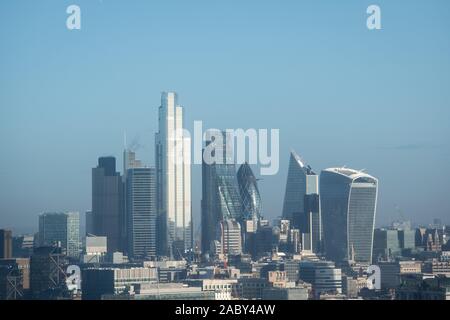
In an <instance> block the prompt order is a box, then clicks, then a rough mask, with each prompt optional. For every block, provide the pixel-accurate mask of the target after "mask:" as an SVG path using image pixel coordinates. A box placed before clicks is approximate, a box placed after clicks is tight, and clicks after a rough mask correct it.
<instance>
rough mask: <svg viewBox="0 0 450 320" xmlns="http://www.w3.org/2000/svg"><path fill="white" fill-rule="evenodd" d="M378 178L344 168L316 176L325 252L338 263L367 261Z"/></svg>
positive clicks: (362, 262) (368, 259) (373, 220)
mask: <svg viewBox="0 0 450 320" xmlns="http://www.w3.org/2000/svg"><path fill="white" fill-rule="evenodd" d="M377 194H378V180H377V179H376V178H374V177H372V176H370V175H368V174H366V173H364V172H361V171H357V170H353V169H348V168H330V169H325V170H323V171H322V173H321V175H320V197H321V204H322V218H323V229H324V235H325V239H324V243H325V254H326V257H327V258H328V259H331V260H333V261H336V262H340V263H360V264H370V263H371V262H372V250H373V249H372V247H373V233H374V224H375V212H376V206H377Z"/></svg>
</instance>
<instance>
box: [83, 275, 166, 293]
mask: <svg viewBox="0 0 450 320" xmlns="http://www.w3.org/2000/svg"><path fill="white" fill-rule="evenodd" d="M81 274H82V279H83V281H82V282H81V290H82V292H83V296H82V298H83V300H100V299H101V298H102V296H103V295H120V294H122V293H124V292H126V291H127V290H130V288H132V287H134V286H136V285H139V284H150V283H157V280H158V272H157V269H156V268H88V269H84V270H82V273H81Z"/></svg>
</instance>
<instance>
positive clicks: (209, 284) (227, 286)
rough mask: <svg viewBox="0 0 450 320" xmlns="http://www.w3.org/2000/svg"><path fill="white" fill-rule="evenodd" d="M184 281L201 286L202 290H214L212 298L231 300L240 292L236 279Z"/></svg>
mask: <svg viewBox="0 0 450 320" xmlns="http://www.w3.org/2000/svg"><path fill="white" fill-rule="evenodd" d="M185 283H187V284H189V286H193V287H195V286H197V287H201V288H202V291H210V292H214V296H215V299H214V300H232V299H233V298H235V297H239V296H240V294H241V290H240V286H239V283H238V279H204V280H187V281H185Z"/></svg>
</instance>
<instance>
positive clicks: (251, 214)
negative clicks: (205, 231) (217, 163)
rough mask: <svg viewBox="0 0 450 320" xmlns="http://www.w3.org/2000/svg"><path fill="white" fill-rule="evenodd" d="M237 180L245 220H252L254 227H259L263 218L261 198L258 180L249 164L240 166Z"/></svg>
mask: <svg viewBox="0 0 450 320" xmlns="http://www.w3.org/2000/svg"><path fill="white" fill-rule="evenodd" d="M237 180H238V184H239V193H240V195H241V200H242V211H243V215H244V217H243V219H244V220H247V221H248V220H251V221H252V222H253V225H254V226H257V225H258V221H259V219H260V218H261V210H262V203H261V196H260V194H259V190H258V182H257V179H256V177H255V175H254V174H253V171H252V169H251V168H250V166H249V165H248V163H247V162H246V163H244V164H243V165H241V166H240V168H239V170H238V172H237ZM255 231H256V230H255Z"/></svg>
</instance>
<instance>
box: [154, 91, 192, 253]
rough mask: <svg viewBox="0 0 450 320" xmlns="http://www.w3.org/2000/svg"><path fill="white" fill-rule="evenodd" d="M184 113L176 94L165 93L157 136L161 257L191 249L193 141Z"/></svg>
mask: <svg viewBox="0 0 450 320" xmlns="http://www.w3.org/2000/svg"><path fill="white" fill-rule="evenodd" d="M183 110H184V108H183V107H182V106H180V105H179V104H178V97H177V94H176V93H175V92H163V93H162V95H161V106H160V107H159V132H157V133H156V136H155V155H156V182H157V213H158V227H157V230H158V240H159V241H158V243H159V246H158V247H159V248H158V251H159V254H160V255H168V256H180V255H182V254H183V253H185V252H186V251H187V250H190V249H192V240H193V239H192V237H193V236H192V233H193V231H192V230H193V227H192V212H191V165H190V162H191V139H190V137H186V136H184V135H183V128H184V127H183V120H184V119H183Z"/></svg>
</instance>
